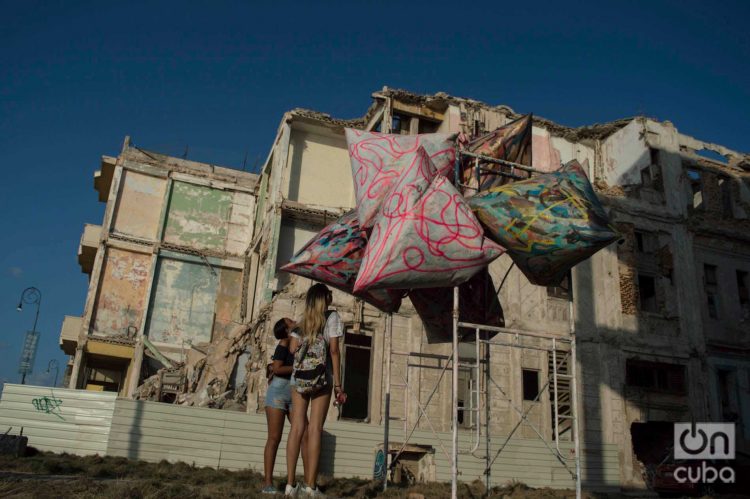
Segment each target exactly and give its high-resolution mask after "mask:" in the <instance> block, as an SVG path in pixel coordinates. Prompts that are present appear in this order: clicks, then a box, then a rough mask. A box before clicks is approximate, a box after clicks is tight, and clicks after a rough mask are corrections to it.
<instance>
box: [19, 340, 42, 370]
mask: <svg viewBox="0 0 750 499" xmlns="http://www.w3.org/2000/svg"><path fill="white" fill-rule="evenodd" d="M38 346H39V331H26V338H25V339H24V340H23V350H21V360H20V362H19V363H18V374H22V375H29V374H31V370H32V369H33V368H34V359H36V349H37V347H38Z"/></svg>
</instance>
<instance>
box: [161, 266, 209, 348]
mask: <svg viewBox="0 0 750 499" xmlns="http://www.w3.org/2000/svg"><path fill="white" fill-rule="evenodd" d="M219 272H220V269H217V268H214V270H213V271H212V270H211V268H210V267H209V266H208V265H206V264H205V263H203V262H200V261H187V260H177V259H173V258H164V257H160V258H159V261H158V262H157V269H156V281H155V282H154V286H153V290H152V299H151V306H150V307H149V317H148V324H147V328H146V333H147V334H148V337H149V339H150V340H151V341H153V342H160V343H171V344H174V345H181V344H182V343H183V341H184V342H191V343H193V344H197V343H203V342H209V341H211V331H212V329H213V324H214V307H215V304H216V293H217V288H218V285H219V279H220V275H219Z"/></svg>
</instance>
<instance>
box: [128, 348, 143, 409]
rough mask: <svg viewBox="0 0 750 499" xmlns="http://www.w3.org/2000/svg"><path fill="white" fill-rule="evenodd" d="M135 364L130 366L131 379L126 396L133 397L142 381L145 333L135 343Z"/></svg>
mask: <svg viewBox="0 0 750 499" xmlns="http://www.w3.org/2000/svg"><path fill="white" fill-rule="evenodd" d="M132 362H133V365H132V366H131V367H130V379H129V380H128V388H127V391H126V392H125V396H126V397H128V398H131V399H132V398H133V395H134V394H135V391H136V390H137V389H138V383H140V381H141V366H142V365H143V335H138V339H137V340H136V343H135V352H134V353H133V360H132Z"/></svg>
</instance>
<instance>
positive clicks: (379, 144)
mask: <svg viewBox="0 0 750 499" xmlns="http://www.w3.org/2000/svg"><path fill="white" fill-rule="evenodd" d="M455 139H456V134H448V133H425V134H420V135H392V134H385V133H376V132H362V131H360V130H353V129H351V128H347V129H346V142H347V144H348V146H349V157H350V159H351V167H352V177H353V178H354V190H355V194H356V198H357V210H358V212H359V219H360V223H361V224H362V227H365V228H370V227H372V225H373V224H374V223H375V217H376V215H377V213H378V209H379V208H380V203H381V202H382V200H383V198H384V197H385V196H386V194H388V192H389V191H390V189H391V187H392V186H393V184H394V182H396V180H397V179H398V176H399V174H400V173H401V172H402V171H403V170H404V169H405V168H406V167H408V166H409V165H410V164H411V163H412V162H413V161H414V158H415V156H416V153H417V149H419V148H420V147H424V148H425V150H426V151H427V154H428V155H429V156H430V158H431V159H432V162H433V163H434V165H435V168H437V171H438V173H440V174H442V175H446V174H448V173H449V172H452V171H453V168H454V161H455V159H456V149H455ZM450 177H451V178H452V174H451V175H450Z"/></svg>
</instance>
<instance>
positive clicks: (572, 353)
mask: <svg viewBox="0 0 750 499" xmlns="http://www.w3.org/2000/svg"><path fill="white" fill-rule="evenodd" d="M463 156H465V157H470V158H473V160H474V171H475V173H476V177H477V185H478V186H480V185H481V182H480V175H481V173H482V172H486V173H491V174H493V175H501V176H504V177H507V178H510V179H513V180H518V179H522V178H526V177H521V176H519V175H517V173H516V170H521V171H524V172H527V173H528V174H529V175H531V174H533V173H543V172H540V171H538V170H535V169H533V168H530V167H528V166H525V165H520V164H516V163H512V162H509V161H504V160H497V159H494V158H488V157H485V156H480V155H476V154H472V153H467V152H463V151H459V150H458V149H457V150H456V169H455V174H456V178H455V182H456V185H457V186H461V187H467V186H463V185H462V184H460V178H459V167H460V161H461V157H463ZM480 161H482V162H489V163H495V164H498V165H500V169H498V170H493V169H488V168H484V167H482V166H481V164H480ZM501 286H502V284H501ZM460 306H461V304H460V297H459V287H458V286H456V287H454V288H453V310H452V314H453V328H452V353H451V355H450V356H447V357H446V356H436V355H430V354H420V353H415V352H399V351H394V349H393V337H392V333H393V317H392V315H390V314H389V315H388V317H387V319H386V327H385V341H384V349H385V351H384V365H385V382H384V385H385V406H384V409H385V414H384V452H385V457H386V473H385V477H384V483H383V486H384V488H385V487H387V484H388V475H389V472H390V471H392V469H393V466H394V465H395V463H396V462H397V460H398V458H399V456H400V455H401V453H402V452H403V451H404V449H405V448H406V446H407V444H408V442H409V440H410V439H411V438H412V436H413V434H414V432H415V431H416V430H417V428H418V427H419V424H420V422H422V421H423V420H424V421H425V422H426V423H427V426H428V427H429V429H430V431H431V432H432V433H433V435H434V437H435V439H436V442H437V444H438V446H439V447H440V450H441V451H442V452H443V453H444V454H445V456H446V458H447V459H448V461H449V462H450V465H451V495H452V497H454V498H455V497H456V496H457V492H458V473H459V455H461V454H469V455H473V456H474V457H476V458H482V459H484V461H485V469H484V475H485V485H486V489H487V491H488V492H489V490H490V488H491V486H492V481H491V475H492V465H493V463H494V462H495V461H496V460H497V458H498V457H499V456H500V454H501V453H502V452H503V450H504V449H505V448H506V446H507V444H508V442H509V441H510V439H511V438H512V437H513V435H514V434H515V433H516V431H517V430H518V429H519V428H520V427H521V425H522V424H524V423H525V424H527V425H529V426H530V427H531V428H532V429H533V431H534V433H535V434H536V435H537V436H538V437H539V438H540V439H541V441H542V442H544V444H545V446H546V447H547V449H548V450H549V451H550V452H551V453H552V455H553V456H555V458H556V459H557V460H558V461H559V462H560V463H561V464H562V465H563V466H564V467H565V469H566V470H568V472H569V473H570V474H571V476H572V477H573V479H574V480H575V487H576V498H580V497H581V467H580V441H579V431H578V419H577V399H578V396H577V383H576V341H575V329H574V324H575V322H574V319H573V302H572V297H571V301H570V302H569V314H568V318H569V326H570V330H569V335H568V336H567V337H565V336H556V335H553V334H547V333H540V332H534V331H525V330H519V329H510V328H505V327H495V326H489V325H482V324H473V323H468V322H462V321H461V320H460V313H459V312H460ZM462 329H464V330H465V329H469V330H471V331H473V332H474V335H473V337H474V339H473V341H474V352H475V358H474V361H473V362H471V363H462V362H461V359H460V357H459V340H460V338H459V336H460V330H462ZM490 335H492V338H491V339H490ZM497 338H499V339H497ZM493 346H498V347H508V348H511V349H514V348H521V349H531V350H537V351H546V352H547V355H548V358H549V359H550V360H549V366H550V371H551V372H550V375H551V379H549V378H550V376H548V380H547V382H546V383H544V385H543V386H542V387H541V388H540V389H539V391H538V393H537V395H536V399H535V401H538V400H539V397H540V396H541V395H542V393H543V392H544V391H545V390H546V391H548V392H549V395H550V396H549V398H550V403H551V405H552V413H553V420H554V421H553V440H554V443H552V442H549V441H548V440H547V439H546V438H545V437H544V432H543V431H542V430H541V429H540V428H538V427H537V426H536V425H535V424H534V423H533V422H532V421H530V420H529V418H528V417H527V416H528V413H529V410H530V409H527V410H526V411H524V410H523V405H521V406H519V405H518V404H516V403H514V402H513V400H512V399H511V397H510V396H509V395H508V394H507V393H506V391H505V390H503V388H502V387H501V386H500V385H499V384H498V383H497V382H495V380H493V378H492V376H491V373H490V371H491V369H490V367H491V363H490V361H491V359H490V350H491V347H493ZM394 356H399V357H400V356H405V357H406V366H407V369H406V373H404V374H403V375H401V376H400V379H399V380H398V382H397V383H394V382H393V380H392V378H391V375H392V373H391V369H392V365H393V357H394ZM424 358H433V359H434V358H440V359H441V360H445V363H444V364H443V366H442V369H441V370H440V374H439V376H438V378H437V380H436V382H435V386H434V387H433V389H432V390H431V392H430V395H429V396H428V397H427V400H426V401H425V402H424V403H422V399H421V397H420V396H419V395H420V393H416V394H415V393H414V387H413V386H411V385H412V383H413V382H410V380H409V375H408V370H409V369H408V368H409V367H424V366H423V364H422V363H421V361H422V360H423V359H424ZM411 359H419V362H416V363H411V362H410V360H411ZM449 366H450V367H451V373H452V382H451V386H452V388H451V394H452V396H451V430H452V432H451V443H450V450H449V449H448V446H447V445H446V444H445V442H443V440H442V439H441V438H440V435H439V434H438V432H437V430H436V429H435V426H434V425H433V423H432V421H430V418H429V415H428V414H427V406H428V405H429V404H430V402H431V401H432V399H433V396H434V395H435V393H436V392H437V391H438V388H439V386H440V384H441V382H442V380H443V376H444V374H445V372H446V370H447V369H448V367H449ZM563 367H566V369H562V368H563ZM462 368H463V369H469V370H471V371H472V372H473V376H471V378H470V382H469V397H468V405H467V404H462V405H460V404H459V399H458V393H459V373H460V369H462ZM563 385H565V386H567V387H568V388H569V391H568V390H567V389H566V390H562V389H561V387H562V386H563ZM392 387H393V388H399V389H402V390H404V395H405V396H404V417H403V418H397V417H392V416H391V388H392ZM493 387H494V388H495V389H497V390H498V391H499V392H500V393H501V395H502V396H503V397H504V398H505V399H506V400H507V401H508V402H509V403H510V406H511V408H512V410H514V411H515V412H516V413H517V414H518V415H519V416H520V419H519V421H518V422H517V423H516V424H515V426H514V427H513V428H512V429H511V431H510V432H509V433H508V435H507V436H505V438H504V441H503V443H502V444H501V445H500V448H499V449H498V450H497V452H495V453H494V455H492V453H491V446H490V441H491V437H492V435H491V426H490V422H491V415H492V411H491V410H490V405H489V396H490V389H491V388H493ZM415 395H416V396H415ZM411 403H415V404H416V405H417V409H418V417H417V419H416V421H415V422H414V423H413V424H412V425H409V424H408V423H409V421H408V414H409V404H411ZM459 412H462V414H463V415H465V414H468V415H469V418H470V425H469V426H470V444H471V448H470V449H467V450H464V451H461V450H459V445H458V440H459V439H458V435H459V431H458V426H459ZM391 421H402V422H403V425H404V440H403V442H401V445H400V446H399V447H400V448H399V450H398V451H397V452H396V453H395V454H394V455H393V456H390V454H391V453H390V449H389V440H390V432H391V425H390V422H391ZM482 428H484V431H482ZM563 432H564V433H568V432H570V433H572V440H573V445H574V451H575V454H574V457H573V459H572V461H573V462H571V459H570V458H568V457H566V456H565V455H563V453H562V452H561V451H560V436H561V434H562V433H563ZM482 437H484V444H485V445H484V447H485V449H484V452H483V453H480V454H478V452H479V447H480V444H481V441H482Z"/></svg>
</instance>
